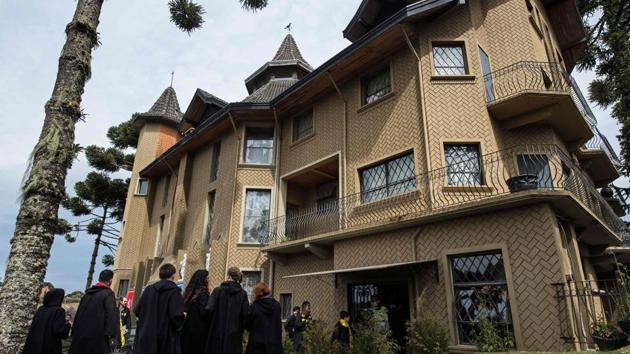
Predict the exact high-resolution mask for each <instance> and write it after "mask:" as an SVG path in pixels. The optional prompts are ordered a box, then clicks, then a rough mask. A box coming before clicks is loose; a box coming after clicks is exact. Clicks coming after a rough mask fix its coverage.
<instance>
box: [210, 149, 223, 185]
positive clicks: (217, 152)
mask: <svg viewBox="0 0 630 354" xmlns="http://www.w3.org/2000/svg"><path fill="white" fill-rule="evenodd" d="M219 157H221V143H214V144H213V145H212V167H211V168H212V169H211V170H210V182H214V181H216V180H217V178H219Z"/></svg>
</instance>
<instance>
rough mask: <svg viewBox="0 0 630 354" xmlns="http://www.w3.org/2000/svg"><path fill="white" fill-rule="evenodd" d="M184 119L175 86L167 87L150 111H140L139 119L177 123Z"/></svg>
mask: <svg viewBox="0 0 630 354" xmlns="http://www.w3.org/2000/svg"><path fill="white" fill-rule="evenodd" d="M181 120H182V112H181V111H180V109H179V102H178V101H177V94H176V93H175V90H174V89H173V87H170V86H169V87H167V88H166V89H165V90H164V92H162V94H161V95H160V98H158V99H157V101H155V103H154V104H153V106H151V109H149V111H148V112H145V113H140V114H139V115H138V118H137V121H160V122H164V123H167V124H174V125H177V124H179V122H180V121H181Z"/></svg>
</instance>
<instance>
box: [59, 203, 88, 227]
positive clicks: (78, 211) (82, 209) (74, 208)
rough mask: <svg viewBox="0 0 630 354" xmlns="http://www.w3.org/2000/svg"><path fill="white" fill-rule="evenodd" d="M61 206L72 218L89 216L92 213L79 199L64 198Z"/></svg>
mask: <svg viewBox="0 0 630 354" xmlns="http://www.w3.org/2000/svg"><path fill="white" fill-rule="evenodd" d="M61 206H62V207H64V209H67V210H69V211H70V212H71V213H72V215H74V216H83V215H90V213H91V212H92V209H91V208H90V207H89V206H88V205H87V204H86V203H85V202H84V201H83V199H81V198H79V197H72V198H68V197H66V198H64V199H63V200H62V201H61ZM57 234H62V232H58V233H57Z"/></svg>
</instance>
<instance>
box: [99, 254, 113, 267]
mask: <svg viewBox="0 0 630 354" xmlns="http://www.w3.org/2000/svg"><path fill="white" fill-rule="evenodd" d="M101 263H103V265H104V266H105V267H111V266H113V265H114V256H112V255H111V254H106V255H103V258H101Z"/></svg>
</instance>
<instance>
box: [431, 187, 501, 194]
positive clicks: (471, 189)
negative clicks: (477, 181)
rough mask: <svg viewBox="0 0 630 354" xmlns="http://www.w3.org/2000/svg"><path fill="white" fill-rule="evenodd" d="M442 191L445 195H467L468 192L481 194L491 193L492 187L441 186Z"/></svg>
mask: <svg viewBox="0 0 630 354" xmlns="http://www.w3.org/2000/svg"><path fill="white" fill-rule="evenodd" d="M442 191H443V192H446V193H455V192H457V193H469V192H481V193H492V192H494V187H491V186H485V185H469V186H442Z"/></svg>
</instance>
